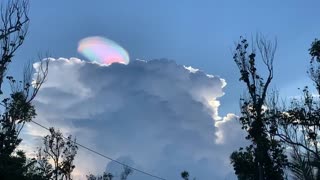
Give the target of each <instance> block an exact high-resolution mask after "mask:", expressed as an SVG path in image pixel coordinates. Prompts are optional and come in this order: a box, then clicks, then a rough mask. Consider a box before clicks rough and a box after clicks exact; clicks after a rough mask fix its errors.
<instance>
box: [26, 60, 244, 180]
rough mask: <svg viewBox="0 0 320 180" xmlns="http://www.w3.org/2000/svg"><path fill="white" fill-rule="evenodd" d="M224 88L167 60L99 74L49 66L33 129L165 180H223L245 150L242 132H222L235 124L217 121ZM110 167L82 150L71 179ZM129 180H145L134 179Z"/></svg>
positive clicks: (69, 63) (80, 67)
mask: <svg viewBox="0 0 320 180" xmlns="http://www.w3.org/2000/svg"><path fill="white" fill-rule="evenodd" d="M35 67H37V65H35ZM225 85H226V82H225V81H224V80H223V79H221V78H219V77H216V76H212V75H207V74H205V73H204V72H202V71H198V70H195V69H192V68H191V67H188V68H187V67H185V66H181V65H177V64H176V63H175V62H174V61H170V60H152V61H141V60H136V61H132V62H131V63H130V64H128V65H123V64H112V65H110V66H104V65H99V64H96V63H89V62H85V61H82V60H79V59H77V58H70V59H64V58H59V59H51V60H50V65H49V76H48V79H47V81H46V82H45V84H44V86H43V88H42V89H41V90H40V92H39V94H38V96H37V99H36V101H35V105H36V108H37V113H38V116H37V118H36V121H38V122H41V123H43V124H45V125H47V126H55V127H57V128H60V129H61V130H62V131H63V132H65V133H67V134H73V135H74V136H76V137H77V140H78V142H79V143H81V144H84V145H87V146H89V147H92V148H94V149H96V150H97V151H99V152H102V153H103V154H106V155H109V156H111V157H114V158H119V159H130V163H131V164H133V165H134V166H135V167H138V168H141V169H143V170H145V171H147V172H151V173H153V174H156V175H158V176H161V177H164V178H167V179H178V178H179V176H180V172H181V171H183V170H190V173H191V174H192V175H193V176H195V177H197V179H203V180H206V179H224V178H225V177H226V175H228V174H230V173H232V169H231V168H230V163H229V159H228V158H229V154H230V153H231V152H232V151H233V150H235V149H237V148H238V147H239V146H241V145H242V144H243V142H244V141H243V140H242V139H243V138H242V137H243V134H242V132H240V131H236V130H235V132H226V131H227V130H228V127H231V126H232V127H234V128H235V129H236V126H237V125H238V124H236V123H234V122H235V116H234V115H228V116H226V117H225V118H220V117H219V116H218V107H219V101H218V98H219V97H221V96H223V95H224V93H223V87H224V86H225ZM217 122H219V123H218V124H217V125H215V124H216V123H217ZM228 123H229V124H234V125H228ZM219 128H220V129H219ZM239 128H240V127H239ZM239 128H238V129H239ZM40 132H42V133H40ZM26 133H27V134H29V135H31V136H37V135H43V130H41V129H39V128H38V127H36V126H34V125H32V126H28V127H27V131H26ZM230 133H234V135H228V136H225V138H223V136H224V134H230ZM230 138H231V139H230ZM107 163H109V162H108V161H107V160H106V159H103V158H101V157H98V156H96V155H94V154H90V153H89V152H87V151H86V150H83V149H81V148H80V149H79V154H78V156H77V160H76V170H75V174H76V175H83V174H86V173H89V172H92V173H102V172H103V170H104V169H105V168H106V166H107ZM115 166H116V165H115V164H112V166H111V167H115ZM108 167H110V163H109V166H108ZM119 168H121V167H119ZM111 169H114V168H111ZM131 179H133V180H135V179H136V180H137V179H140V180H144V179H145V180H147V179H150V177H148V176H144V175H141V174H139V172H134V174H133V175H132V177H131Z"/></svg>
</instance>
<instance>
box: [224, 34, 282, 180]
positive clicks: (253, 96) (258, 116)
mask: <svg viewBox="0 0 320 180" xmlns="http://www.w3.org/2000/svg"><path fill="white" fill-rule="evenodd" d="M255 44H256V46H252V49H251V52H249V49H248V48H249V43H248V41H247V40H246V39H245V38H242V37H241V38H240V42H239V43H237V45H236V49H235V52H234V56H233V59H234V61H235V63H236V64H237V66H238V68H239V71H240V81H242V82H244V84H245V85H246V90H247V93H248V97H243V98H241V99H240V102H241V117H240V118H239V120H240V123H241V124H242V129H244V130H245V131H247V133H248V135H247V137H246V139H248V140H250V141H251V143H252V144H251V145H250V146H248V147H246V148H245V149H243V148H240V150H239V151H236V152H233V153H232V155H231V157H230V158H231V163H232V165H233V167H234V169H235V172H236V174H237V176H238V178H239V179H246V178H249V179H259V180H265V179H283V178H284V168H285V167H286V164H287V159H286V156H285V155H284V147H283V146H282V144H281V142H280V141H278V140H277V138H276V136H275V133H276V129H277V123H276V122H275V121H274V119H273V118H271V117H272V116H271V115H272V113H273V112H272V109H269V107H268V106H267V102H266V100H267V93H268V88H269V85H270V83H271V80H272V78H273V61H274V55H275V52H276V47H277V42H276V41H275V42H274V43H273V42H271V41H269V40H266V39H265V38H264V37H261V36H257V37H256V41H255ZM256 48H257V50H258V55H260V56H261V59H262V62H263V64H264V66H265V67H266V74H267V76H266V77H265V78H263V77H262V76H261V75H260V74H259V73H258V70H257V66H256V56H257V53H256ZM260 73H261V72H260ZM266 107H268V108H266ZM248 167H253V168H252V169H247V168H248Z"/></svg>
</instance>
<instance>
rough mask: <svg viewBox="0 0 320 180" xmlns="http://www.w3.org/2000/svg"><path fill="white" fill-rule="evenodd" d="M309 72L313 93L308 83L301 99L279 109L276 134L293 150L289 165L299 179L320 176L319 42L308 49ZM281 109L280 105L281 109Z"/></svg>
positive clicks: (317, 177) (313, 43)
mask: <svg viewBox="0 0 320 180" xmlns="http://www.w3.org/2000/svg"><path fill="white" fill-rule="evenodd" d="M309 54H310V55H311V60H310V67H309V71H308V74H309V76H310V78H311V80H312V81H313V83H314V86H315V88H316V90H317V95H316V96H314V95H313V94H312V93H311V92H310V90H309V88H308V86H305V87H304V88H303V89H302V97H301V99H293V100H292V101H291V104H290V107H289V108H284V109H281V110H278V113H277V117H276V118H277V121H278V122H279V125H280V126H279V127H280V129H278V131H277V135H278V136H279V137H280V138H281V140H282V141H283V142H285V143H286V144H287V146H289V147H290V149H291V157H292V161H291V162H290V167H291V170H292V172H293V175H294V178H296V179H320V151H319V145H320V144H319V135H320V99H319V95H320V56H319V55H320V41H319V40H317V39H316V40H315V41H314V42H312V44H311V48H310V49H309ZM279 109H280V108H279Z"/></svg>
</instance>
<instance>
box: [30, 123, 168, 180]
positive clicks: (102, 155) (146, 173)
mask: <svg viewBox="0 0 320 180" xmlns="http://www.w3.org/2000/svg"><path fill="white" fill-rule="evenodd" d="M31 122H33V123H34V124H36V125H38V126H40V127H42V128H43V129H46V130H48V131H50V129H49V128H47V127H45V126H44V125H42V124H39V123H37V122H35V121H33V120H31ZM62 137H63V138H65V139H67V138H66V137H64V136H62ZM68 140H70V139H68ZM71 141H72V142H73V143H75V144H76V145H78V146H80V147H82V148H84V149H86V150H88V151H90V152H92V153H95V154H97V155H99V156H101V157H104V158H106V159H108V160H110V161H113V162H115V163H118V164H120V165H122V166H125V167H128V168H130V169H132V170H134V171H138V172H140V173H142V174H145V175H148V176H151V177H153V178H156V179H161V180H166V179H164V178H162V177H159V176H156V175H153V174H150V173H148V172H145V171H142V170H139V169H137V168H134V167H132V166H129V165H127V164H124V163H122V162H120V161H117V160H115V159H113V158H111V157H109V156H106V155H104V154H101V153H99V152H97V151H95V150H93V149H91V148H88V147H86V146H84V145H82V144H79V143H77V142H76V141H73V140H71Z"/></svg>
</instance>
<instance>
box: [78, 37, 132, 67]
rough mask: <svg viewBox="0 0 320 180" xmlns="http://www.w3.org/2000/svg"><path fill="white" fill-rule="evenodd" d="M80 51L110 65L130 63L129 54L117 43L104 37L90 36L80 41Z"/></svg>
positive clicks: (88, 56) (92, 58) (90, 58)
mask: <svg viewBox="0 0 320 180" xmlns="http://www.w3.org/2000/svg"><path fill="white" fill-rule="evenodd" d="M78 52H80V53H81V54H82V55H84V56H85V57H86V58H88V59H89V60H91V61H97V62H100V63H103V64H107V65H110V64H112V63H122V64H129V55H128V53H127V51H126V50H125V49H123V48H122V47H121V46H120V45H118V44H117V43H115V42H113V41H111V40H109V39H106V38H102V37H88V38H84V39H82V40H81V41H80V42H79V46H78Z"/></svg>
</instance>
